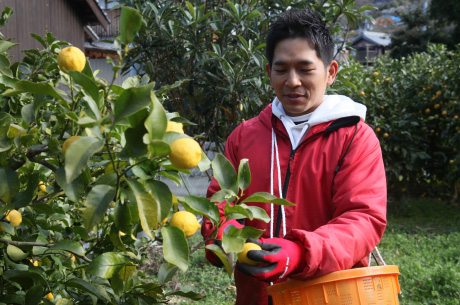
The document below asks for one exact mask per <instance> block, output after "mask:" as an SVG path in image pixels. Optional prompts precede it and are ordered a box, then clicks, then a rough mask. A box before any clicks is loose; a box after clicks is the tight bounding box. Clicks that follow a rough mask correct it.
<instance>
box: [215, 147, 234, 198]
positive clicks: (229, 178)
mask: <svg viewBox="0 0 460 305" xmlns="http://www.w3.org/2000/svg"><path fill="white" fill-rule="evenodd" d="M211 164H212V170H213V173H214V178H216V180H217V182H218V183H219V185H220V187H221V189H227V190H231V191H233V192H234V193H235V194H237V193H238V181H237V175H236V172H235V168H234V167H233V165H232V163H230V161H228V159H227V158H225V157H224V156H223V155H222V154H216V156H215V157H214V159H213V160H212V163H211Z"/></svg>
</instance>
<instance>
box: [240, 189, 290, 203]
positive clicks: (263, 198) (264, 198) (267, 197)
mask: <svg viewBox="0 0 460 305" xmlns="http://www.w3.org/2000/svg"><path fill="white" fill-rule="evenodd" d="M243 202H264V203H273V204H279V205H284V206H295V203H292V202H289V201H287V200H286V199H282V198H278V197H275V196H273V195H271V194H269V193H265V192H260V193H254V194H252V195H250V196H248V197H246V198H245V199H244V200H243V201H241V203H243Z"/></svg>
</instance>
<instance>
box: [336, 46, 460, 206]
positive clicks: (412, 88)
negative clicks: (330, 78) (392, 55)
mask: <svg viewBox="0 0 460 305" xmlns="http://www.w3.org/2000/svg"><path fill="white" fill-rule="evenodd" d="M459 59H460V52H459V49H457V51H455V52H454V51H448V50H447V49H446V48H445V47H444V46H443V45H430V46H429V49H428V52H427V53H420V54H413V55H411V56H409V57H407V58H402V59H401V60H395V59H389V58H387V57H381V58H379V59H378V60H377V62H376V64H375V65H374V67H373V68H372V69H368V70H365V69H364V67H362V66H361V65H359V64H358V63H356V62H354V61H350V62H349V63H348V64H344V65H343V69H342V70H341V71H339V74H338V79H337V82H338V83H340V82H344V81H345V82H346V81H349V82H351V83H352V84H351V86H349V87H345V86H340V87H339V88H340V89H336V90H333V91H335V92H337V93H342V94H346V95H348V96H350V97H351V98H352V99H354V100H355V101H357V102H360V103H363V104H365V105H366V106H367V107H368V111H367V118H366V122H367V123H368V124H369V125H370V126H371V127H372V128H373V129H374V131H375V132H376V134H377V136H378V137H379V139H380V144H381V147H382V151H383V158H384V161H385V166H386V173H387V180H388V187H389V191H390V193H391V194H392V195H393V196H396V197H400V196H402V195H405V194H410V195H411V196H431V197H441V198H446V197H447V196H449V195H452V194H453V193H452V192H453V191H454V188H455V187H456V183H458V181H459V179H460V147H459V143H460V127H459V126H460V125H459V122H460V121H459V117H460V106H459V101H460V90H459V86H458V84H459V82H460V78H459V75H460V74H459V72H460V71H459V66H458V60H459ZM334 88H335V87H334Z"/></svg>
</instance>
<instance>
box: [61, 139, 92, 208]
mask: <svg viewBox="0 0 460 305" xmlns="http://www.w3.org/2000/svg"><path fill="white" fill-rule="evenodd" d="M72 144H73V143H72ZM55 178H56V183H57V184H58V185H59V186H60V187H61V188H62V189H63V190H64V193H65V194H66V195H67V197H68V198H69V199H70V200H71V201H74V202H77V201H78V200H79V199H80V198H81V196H82V195H83V193H84V192H85V183H84V182H83V178H82V175H80V176H78V178H76V179H75V180H73V181H72V182H71V183H67V180H66V176H65V168H64V167H60V168H58V169H57V170H56V172H55Z"/></svg>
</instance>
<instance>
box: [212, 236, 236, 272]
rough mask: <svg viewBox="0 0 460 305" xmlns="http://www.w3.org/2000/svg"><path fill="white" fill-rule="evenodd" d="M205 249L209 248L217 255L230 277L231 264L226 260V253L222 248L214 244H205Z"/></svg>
mask: <svg viewBox="0 0 460 305" xmlns="http://www.w3.org/2000/svg"><path fill="white" fill-rule="evenodd" d="M206 249H208V250H211V251H212V252H214V254H215V255H217V257H218V258H219V259H220V261H221V262H222V264H223V265H224V268H225V271H227V274H228V276H229V277H231V276H232V274H233V268H232V264H231V263H230V261H229V260H228V256H227V254H225V252H224V251H223V250H222V248H221V247H219V246H218V245H216V244H209V245H207V246H206Z"/></svg>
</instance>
